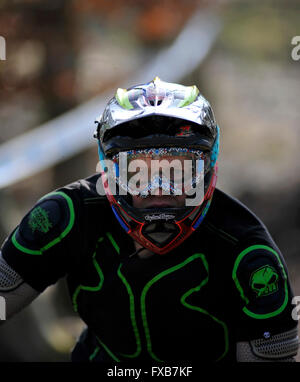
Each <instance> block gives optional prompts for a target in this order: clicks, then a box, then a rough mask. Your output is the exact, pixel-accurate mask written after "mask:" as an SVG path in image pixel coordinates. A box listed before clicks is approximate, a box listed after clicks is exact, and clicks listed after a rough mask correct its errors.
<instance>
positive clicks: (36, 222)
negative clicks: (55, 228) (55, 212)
mask: <svg viewBox="0 0 300 382" xmlns="http://www.w3.org/2000/svg"><path fill="white" fill-rule="evenodd" d="M28 224H29V227H30V228H31V230H32V232H33V233H34V232H35V231H39V232H43V233H47V232H49V230H50V228H51V227H52V223H51V222H50V220H49V217H48V212H47V211H46V210H44V209H43V208H41V207H37V208H35V209H34V210H33V211H32V212H31V214H30V216H29V222H28Z"/></svg>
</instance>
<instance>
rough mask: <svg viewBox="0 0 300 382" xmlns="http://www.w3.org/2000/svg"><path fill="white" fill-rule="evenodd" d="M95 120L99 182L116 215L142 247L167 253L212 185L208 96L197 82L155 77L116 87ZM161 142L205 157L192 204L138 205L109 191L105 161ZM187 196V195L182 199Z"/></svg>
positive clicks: (186, 232) (191, 224) (204, 207)
mask: <svg viewBox="0 0 300 382" xmlns="http://www.w3.org/2000/svg"><path fill="white" fill-rule="evenodd" d="M96 122H97V124H98V126H97V130H96V133H95V137H96V138H97V139H98V144H99V157H100V163H101V166H102V182H103V186H104V190H105V193H106V196H107V198H108V200H109V202H110V205H111V208H112V210H113V212H114V214H115V216H116V218H117V220H118V221H119V223H120V224H121V226H122V227H123V229H124V230H125V231H126V232H127V233H128V234H129V235H130V236H131V237H132V238H133V240H135V241H136V242H138V243H140V244H141V245H142V246H143V247H144V248H147V249H149V250H150V251H152V252H154V253H157V254H160V255H164V254H166V253H168V252H170V251H171V250H173V249H174V248H176V247H178V246H179V245H180V244H181V243H182V242H183V241H184V240H186V239H187V238H188V237H189V236H190V235H191V234H192V233H193V232H194V231H195V230H196V229H197V228H198V227H199V225H200V224H201V222H202V221H203V219H204V217H205V215H206V213H207V211H208V209H209V206H210V203H211V200H212V196H213V192H214V189H215V186H216V181H217V156H218V149H219V129H218V126H217V124H216V122H215V119H214V115H213V111H212V109H211V107H210V105H209V103H208V101H206V99H205V98H204V97H203V96H202V95H201V94H200V93H199V90H198V89H197V88H196V86H189V87H186V86H183V85H178V84H172V83H167V82H163V81H161V80H160V79H158V78H157V77H156V78H155V79H154V80H153V81H152V82H150V83H148V84H144V85H137V86H135V87H133V88H131V89H128V90H126V89H118V91H117V93H116V95H115V97H114V98H112V99H111V100H110V101H109V103H108V105H107V107H106V108H105V110H104V112H103V114H102V116H101V118H100V120H98V121H96ZM165 147H171V148H172V147H173V148H185V149H187V150H190V151H191V150H194V151H195V150H200V151H201V152H203V153H205V155H206V156H207V158H208V160H207V161H205V164H204V178H203V179H204V193H203V198H202V199H201V201H200V202H199V203H197V205H193V204H188V203H185V206H183V207H171V206H163V207H159V206H154V207H152V208H137V207H136V206H134V203H133V199H132V196H131V195H128V194H126V195H125V194H124V193H122V192H120V187H118V186H119V185H117V190H116V192H115V193H113V192H112V190H111V189H110V182H109V176H110V175H111V174H108V171H107V167H106V165H105V160H112V158H114V157H115V156H116V155H117V154H118V153H120V152H125V151H128V150H137V149H141V150H143V149H148V148H165ZM173 150H176V149H173ZM178 150H179V149H178ZM171 152H172V151H171ZM104 170H106V172H105V171H104ZM139 197H141V196H139ZM145 197H146V196H145ZM174 197H176V195H174ZM157 198H159V196H157ZM190 198H191V197H190V196H188V195H186V201H187V200H190Z"/></svg>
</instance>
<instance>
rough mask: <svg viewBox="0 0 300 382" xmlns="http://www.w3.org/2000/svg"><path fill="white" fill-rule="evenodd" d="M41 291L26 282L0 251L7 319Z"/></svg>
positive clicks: (0, 289)
mask: <svg viewBox="0 0 300 382" xmlns="http://www.w3.org/2000/svg"><path fill="white" fill-rule="evenodd" d="M38 295H39V292H37V291H36V290H35V289H33V288H32V287H31V286H30V285H28V284H27V283H25V282H24V280H23V279H22V277H21V276H20V275H19V274H18V273H17V272H15V271H14V270H13V269H12V268H11V267H10V266H9V265H8V264H7V262H6V261H5V260H4V259H3V256H2V253H1V251H0V296H1V297H3V298H4V301H5V319H6V320H7V319H9V318H11V317H12V316H13V315H14V314H16V313H18V312H19V311H21V310H22V309H23V308H25V307H26V306H27V305H28V304H30V303H31V302H32V301H33V300H34V299H35V298H36V297H37V296H38Z"/></svg>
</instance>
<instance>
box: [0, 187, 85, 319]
mask: <svg viewBox="0 0 300 382" xmlns="http://www.w3.org/2000/svg"><path fill="white" fill-rule="evenodd" d="M75 231H76V229H75V209H74V204H73V201H72V199H71V198H70V196H68V195H67V194H65V193H64V192H56V193H52V194H49V195H47V196H46V197H44V198H42V199H41V200H40V201H39V202H38V203H37V204H36V205H35V206H34V207H33V208H32V209H31V210H30V211H29V212H28V214H26V215H25V217H24V218H23V219H22V221H21V223H20V225H19V226H18V227H17V228H16V229H15V230H14V231H13V232H12V233H11V234H10V236H9V237H8V238H7V239H6V240H5V242H4V243H3V246H2V248H1V256H0V296H2V297H4V299H5V302H6V317H7V318H9V317H11V316H12V315H13V314H15V313H17V312H18V311H20V310H21V309H22V308H24V307H25V306H26V305H28V304H29V303H30V302H31V301H32V300H33V299H34V298H36V297H37V296H38V294H39V293H41V292H43V291H44V289H46V288H47V287H48V286H49V285H51V284H54V283H56V282H57V281H58V279H60V278H61V277H63V276H65V275H66V274H67V273H68V270H69V269H70V267H71V266H72V259H73V256H71V254H73V253H74V251H75V250H76V243H75V244H74V241H76V237H78V234H76V232H75Z"/></svg>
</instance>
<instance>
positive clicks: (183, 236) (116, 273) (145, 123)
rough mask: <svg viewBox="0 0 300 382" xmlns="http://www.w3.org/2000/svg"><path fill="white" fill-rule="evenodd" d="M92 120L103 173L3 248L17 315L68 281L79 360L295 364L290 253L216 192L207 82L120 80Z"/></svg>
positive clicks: (42, 203)
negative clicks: (128, 84)
mask: <svg viewBox="0 0 300 382" xmlns="http://www.w3.org/2000/svg"><path fill="white" fill-rule="evenodd" d="M96 122H97V129H96V132H95V137H96V138H97V140H98V145H99V158H100V164H101V174H99V173H95V174H94V175H91V176H90V177H88V178H86V179H81V180H78V181H76V182H74V183H72V184H69V185H66V186H65V187H61V188H59V189H57V190H55V191H54V192H52V193H50V194H47V195H45V196H44V197H43V198H41V199H40V200H39V201H38V202H37V203H36V205H35V206H34V207H33V208H32V209H31V210H30V211H29V212H28V214H26V216H25V217H24V218H23V219H22V221H21V222H20V224H19V225H18V227H16V229H15V230H14V231H13V232H12V233H11V234H10V235H9V237H8V238H7V239H6V240H5V242H4V243H3V246H2V249H1V257H0V295H2V296H3V297H5V299H6V302H7V316H8V318H9V317H11V316H12V315H14V314H15V313H16V312H18V311H19V310H21V309H22V308H23V307H25V306H27V305H28V304H29V303H30V302H31V301H32V300H33V299H35V298H36V297H37V296H38V295H39V294H40V293H42V292H43V291H44V290H45V289H46V288H47V287H48V286H49V285H52V284H55V283H56V282H57V281H58V280H59V279H60V278H62V277H66V279H67V283H68V288H69V293H70V297H71V299H72V303H73V307H74V310H75V311H76V312H77V313H78V315H79V316H80V317H81V319H82V320H83V321H84V322H85V324H86V329H85V330H84V331H83V333H82V334H81V336H80V338H79V340H78V342H77V344H76V346H75V348H74V349H73V352H72V361H74V362H77V361H90V362H106V361H108V362H109V361H115V362H118V361H133V360H150V361H176V360H179V361H190V360H197V362H205V361H234V362H235V361H238V362H243V361H246V362H252V361H262V362H263V361H293V360H294V357H295V355H296V354H297V349H298V337H297V322H296V321H295V320H293V319H292V316H291V312H292V309H293V305H292V302H291V300H292V297H293V292H292V290H291V286H290V282H289V277H288V271H287V267H286V264H285V261H284V258H283V256H282V254H281V252H280V250H279V249H278V247H277V245H276V244H275V243H274V241H273V239H272V238H271V236H270V234H269V232H268V230H267V228H266V227H265V226H264V224H263V223H262V222H261V221H260V220H259V218H258V217H256V216H255V214H254V213H253V212H251V211H250V210H249V209H248V208H247V207H246V206H244V205H243V204H242V203H241V202H239V201H238V200H237V199H235V198H233V197H231V196H229V195H227V194H226V193H224V192H222V191H221V190H219V189H218V188H216V179H217V157H218V151H219V134H220V130H219V127H218V126H217V124H216V121H215V117H214V114H213V111H212V108H211V106H210V104H209V103H208V101H207V100H206V99H205V98H204V97H203V96H202V95H201V94H200V93H199V90H198V89H197V87H196V86H183V85H179V84H174V83H167V82H164V81H161V80H160V79H159V78H157V77H156V78H155V79H154V80H153V81H151V82H150V83H147V84H142V85H137V86H134V87H132V88H130V89H118V90H117V92H116V95H115V96H114V97H113V98H112V99H111V100H110V101H109V103H108V104H107V106H106V108H105V110H104V112H103V113H102V115H101V117H100V118H99V120H97V121H96ZM155 160H156V161H157V160H158V161H160V162H159V163H161V167H160V168H159V170H158V171H154V174H153V173H152V172H151V171H150V167H151V166H152V164H153V163H154V161H155ZM173 160H175V161H176V166H177V167H176V166H175V164H174V168H173V171H170V173H169V174H167V175H166V172H165V171H164V170H166V169H168V167H170V164H172V161H173ZM174 163H175V162H174ZM185 163H188V164H189V165H191V166H190V168H188V166H186V167H185ZM144 165H145V166H146V167H145V168H144V170H145V171H144V172H143V173H142V174H141V171H138V169H139V170H141V168H142V167H143V166H144ZM151 170H152V167H151ZM180 170H181V171H180ZM136 179H138V180H137V181H136ZM182 180H184V183H182ZM103 190H104V192H103ZM197 190H199V193H200V197H199V198H198V196H199V195H197V194H196V196H195V193H196V191H197ZM104 193H105V195H104Z"/></svg>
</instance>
